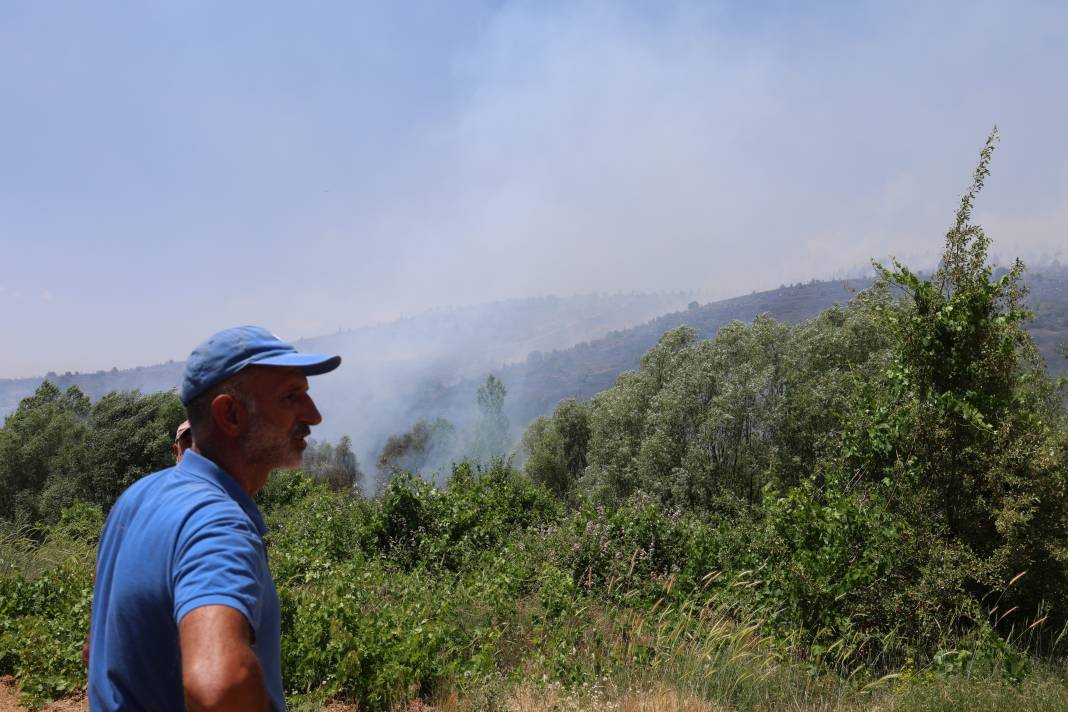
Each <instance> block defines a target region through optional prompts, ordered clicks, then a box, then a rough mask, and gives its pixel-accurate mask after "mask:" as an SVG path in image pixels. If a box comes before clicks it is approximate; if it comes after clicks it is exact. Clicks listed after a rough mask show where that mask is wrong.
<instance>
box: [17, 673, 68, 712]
mask: <svg viewBox="0 0 1068 712" xmlns="http://www.w3.org/2000/svg"><path fill="white" fill-rule="evenodd" d="M88 709H89V700H88V699H86V697H85V693H84V692H79V693H76V694H73V695H67V696H66V697H64V698H63V699H61V700H56V701H55V702H51V703H49V704H47V705H45V706H44V708H43V710H42V712H86V711H87V710H88ZM0 712H26V708H25V707H23V706H22V705H20V704H19V688H18V684H17V683H16V682H15V678H13V677H11V676H10V675H4V676H3V677H0Z"/></svg>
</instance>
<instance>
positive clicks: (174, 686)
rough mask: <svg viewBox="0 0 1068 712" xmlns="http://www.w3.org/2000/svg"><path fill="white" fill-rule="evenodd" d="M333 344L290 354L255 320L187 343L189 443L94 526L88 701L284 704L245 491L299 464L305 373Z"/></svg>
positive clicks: (98, 704) (256, 523)
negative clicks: (99, 527) (99, 528)
mask: <svg viewBox="0 0 1068 712" xmlns="http://www.w3.org/2000/svg"><path fill="white" fill-rule="evenodd" d="M340 362H341V359H340V357H338V356H325V355H316V354H301V353H298V352H297V350H296V349H294V348H293V347H292V346H290V345H289V344H286V343H284V342H282V341H281V340H279V339H278V338H277V337H275V336H273V335H272V334H270V333H269V332H267V331H266V330H264V329H261V328H259V327H253V326H244V327H237V328H234V329H227V330H226V331H221V332H219V333H218V334H215V335H214V336H212V337H211V338H209V339H208V340H207V341H205V342H204V343H202V344H201V345H200V346H198V347H197V348H196V349H194V351H193V353H192V354H191V355H190V357H189V360H188V361H187V362H186V367H185V373H184V375H183V377H182V384H181V389H180V392H179V397H180V398H181V400H182V403H183V404H184V405H185V407H186V412H187V414H188V416H189V424H190V429H191V431H192V435H193V447H192V448H191V449H190V450H188V451H186V452H185V454H184V456H183V457H182V459H181V462H179V463H178V464H177V465H176V466H175V467H172V468H169V469H167V470H163V471H161V472H157V473H155V474H153V475H149V476H148V477H145V478H143V479H141V480H139V481H138V482H136V483H134V484H133V485H132V486H130V488H129V489H127V490H126V492H124V493H123V495H122V496H121V497H120V498H119V500H118V501H117V502H116V503H115V506H114V507H113V508H112V510H111V513H110V514H109V515H108V519H107V522H106V523H105V525H104V531H103V533H102V534H101V539H100V548H99V554H98V557H97V569H96V571H97V573H96V584H95V587H94V598H93V615H92V626H91V629H90V642H91V652H90V655H89V701H90V708H91V709H93V710H119V709H122V710H184V709H190V710H224V709H225V710H267V709H273V710H281V709H284V708H285V699H284V697H283V691H282V689H283V688H282V674H281V655H280V650H279V643H280V641H279V634H280V615H279V609H278V595H277V593H276V591H275V588H274V582H273V581H272V579H271V573H270V570H269V569H268V567H267V555H266V551H265V549H264V545H263V535H264V533H265V531H266V528H265V527H264V524H263V519H262V518H261V516H260V513H259V510H258V509H257V508H256V504H255V503H254V502H253V500H252V496H253V495H254V494H255V493H256V492H257V491H258V490H259V489H260V488H261V487H263V485H264V484H265V483H266V481H267V475H268V474H269V473H270V472H271V470H273V469H276V468H279V467H299V466H300V464H301V460H302V457H303V450H304V448H305V447H306V443H305V438H306V437H307V436H308V434H309V433H310V432H311V426H313V425H316V424H318V423H319V422H320V421H321V420H322V418H321V416H320V415H319V411H318V410H317V409H316V407H315V404H314V403H313V402H312V399H311V398H310V397H309V396H308V379H307V377H308V376H311V375H317V374H321V373H326V372H328V371H332V370H333V369H335V368H337V366H338V364H339V363H340Z"/></svg>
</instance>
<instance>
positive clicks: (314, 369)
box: [249, 353, 341, 376]
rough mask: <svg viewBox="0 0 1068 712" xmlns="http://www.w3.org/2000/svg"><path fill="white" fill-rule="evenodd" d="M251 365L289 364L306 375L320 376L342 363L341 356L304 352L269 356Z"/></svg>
mask: <svg viewBox="0 0 1068 712" xmlns="http://www.w3.org/2000/svg"><path fill="white" fill-rule="evenodd" d="M249 365H250V366H288V367H290V368H299V369H300V370H301V371H303V372H304V375H305V376H318V375H321V374H324V373H330V372H331V371H333V370H334V369H335V368H337V367H338V366H340V365H341V357H340V356H329V355H327V354H302V353H288V354H279V355H277V356H268V357H267V358H265V359H262V360H258V361H253V362H252V363H250V364H249Z"/></svg>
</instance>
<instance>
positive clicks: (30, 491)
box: [0, 380, 91, 521]
mask: <svg viewBox="0 0 1068 712" xmlns="http://www.w3.org/2000/svg"><path fill="white" fill-rule="evenodd" d="M90 407H91V406H90V403H89V398H88V397H86V395H85V394H84V393H82V392H81V391H80V390H79V389H78V388H77V387H76V386H71V387H70V388H68V389H67V390H66V391H65V392H61V391H60V390H59V389H58V388H57V387H56V386H55V385H53V384H52V383H51V382H49V381H47V380H46V381H44V382H43V383H41V385H40V386H39V387H38V388H37V391H36V392H35V393H34V394H33V395H32V396H30V397H29V398H25V399H23V400H22V402H21V403H19V407H18V408H17V409H16V410H15V412H14V413H12V414H11V415H10V416H8V417H7V418H6V419H5V421H4V426H3V427H2V428H0V517H5V518H15V519H21V520H25V521H36V520H37V519H39V518H40V516H41V512H40V495H41V492H42V490H44V489H45V486H46V483H47V482H48V481H49V480H50V479H51V478H54V477H56V476H67V477H70V476H73V473H74V472H75V470H76V463H77V462H78V460H79V454H80V452H81V450H82V443H83V441H84V439H85V436H86V430H87V421H88V419H89V411H90Z"/></svg>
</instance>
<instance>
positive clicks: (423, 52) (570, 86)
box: [0, 0, 1068, 377]
mask: <svg viewBox="0 0 1068 712" xmlns="http://www.w3.org/2000/svg"><path fill="white" fill-rule="evenodd" d="M1064 27H1068V5H1065V4H1064V3H1060V2H1038V3H1027V2H1012V3H1008V2H1005V3H990V2H968V3H963V2H961V3H884V2H871V3H863V2H861V3H837V2H834V3H824V4H817V3H787V2H778V3H756V2H752V3H750V2H745V3H743V2H735V3H711V2H709V3H696V2H659V3H637V2H635V3H625V2H616V3H607V2H605V3H600V2H530V3H501V2H494V3H476V2H450V3H442V2H429V1H427V2H410V3H408V2H396V3H386V2H381V3H369V2H368V3H347V2H336V3H328V2H319V3H269V2H256V3H251V2H249V3H209V2H170V3H151V4H150V3H136V2H121V3H120V2H95V3H51V2H15V1H13V0H0V106H2V107H3V111H0V334H3V340H4V344H5V346H6V348H4V349H2V350H0V377H3V376H22V375H35V374H41V373H44V372H45V371H49V370H56V371H66V370H83V371H84V370H95V369H98V368H110V367H112V366H119V367H128V366H133V365H138V364H145V363H154V362H160V361H165V360H167V359H170V358H175V359H180V358H184V356H185V355H186V354H187V353H188V351H189V350H190V348H191V347H192V346H193V345H194V344H195V343H196V342H198V341H199V340H200V339H201V338H203V337H204V336H206V335H207V334H209V333H211V332H212V331H214V330H216V329H218V328H223V327H225V326H229V325H233V324H237V323H249V322H251V323H261V324H264V325H266V326H268V327H270V328H272V329H273V330H275V331H276V332H278V333H279V334H281V335H283V336H286V337H290V338H297V337H300V336H312V335H316V334H320V333H329V332H332V331H335V330H336V329H338V328H339V327H351V326H357V325H360V324H365V323H368V322H374V321H380V320H383V319H388V318H392V317H394V316H399V315H402V314H411V313H414V312H418V311H422V310H424V309H427V308H430V307H434V306H441V305H449V304H465V303H472V302H478V301H487V300H492V299H498V298H507V297H517V296H526V295H539V294H547V293H557V294H572V293H584V292H590V291H594V290H601V291H616V290H628V291H629V290H632V289H638V290H661V289H673V290H674V289H694V290H701V291H702V293H703V294H705V295H706V296H708V297H710V298H711V297H715V296H727V295H730V294H734V293H742V292H748V291H750V290H752V289H756V288H764V287H774V286H777V285H778V284H779V283H781V282H790V281H800V280H808V279H809V278H811V277H814V276H815V277H826V276H831V275H833V274H835V273H842V272H844V271H849V270H856V269H858V268H859V267H861V266H862V265H863V264H865V262H866V260H867V259H868V258H870V257H880V258H881V257H885V256H887V255H890V254H896V255H898V256H901V257H905V258H907V259H909V260H911V261H914V262H916V263H927V264H929V263H930V262H931V261H932V260H933V259H934V257H935V255H936V254H937V251H938V248H939V244H940V239H941V235H942V234H943V233H944V231H945V228H946V227H947V226H948V223H949V221H950V219H951V217H952V213H953V210H954V208H955V205H956V201H957V200H958V198H959V195H960V193H961V191H963V190H964V188H965V187H966V186H967V183H968V179H969V175H970V172H971V170H972V168H973V166H974V163H975V159H976V154H977V152H978V150H979V148H980V146H981V145H982V142H983V140H984V138H985V137H986V134H987V133H988V132H989V130H990V128H991V126H993V125H994V124H995V123H997V124H998V125H999V127H1000V129H1001V131H1002V135H1003V140H1002V143H1001V145H1000V147H999V150H998V153H997V155H996V157H995V161H994V167H993V168H994V174H993V177H992V179H991V181H990V183H989V187H988V190H987V192H986V193H985V194H984V196H983V197H982V199H981V201H980V208H979V210H978V212H977V217H979V218H980V219H981V220H982V221H983V222H984V224H985V225H986V226H987V228H988V231H989V232H990V234H991V236H992V237H993V239H994V250H995V252H996V254H997V255H998V256H999V258H1000V259H1002V260H1007V259H1009V258H1011V257H1012V256H1015V255H1017V254H1019V255H1021V256H1023V257H1024V258H1025V259H1028V260H1030V261H1032V262H1033V261H1036V260H1041V259H1045V258H1050V257H1058V256H1059V257H1060V258H1061V259H1062V261H1063V260H1064V259H1065V258H1066V257H1068V255H1065V254H1064V248H1065V246H1066V245H1068V239H1066V229H1068V135H1066V132H1065V131H1064V127H1065V126H1068V99H1066V98H1065V97H1066V96H1068V91H1066V90H1068V79H1066V77H1068V43H1065V42H1064V41H1063V28H1064ZM920 266H924V265H922V264H921V265H920Z"/></svg>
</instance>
